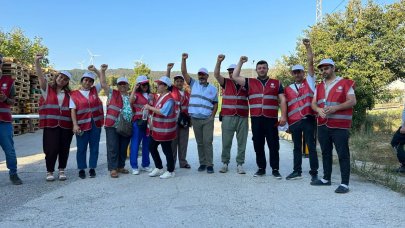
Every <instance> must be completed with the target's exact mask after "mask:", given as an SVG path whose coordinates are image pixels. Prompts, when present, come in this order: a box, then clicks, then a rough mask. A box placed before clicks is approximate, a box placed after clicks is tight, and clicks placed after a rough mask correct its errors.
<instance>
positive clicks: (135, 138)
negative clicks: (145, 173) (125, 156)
mask: <svg viewBox="0 0 405 228" xmlns="http://www.w3.org/2000/svg"><path fill="white" fill-rule="evenodd" d="M132 126H133V128H132V138H131V154H130V156H129V160H130V163H131V167H132V168H133V169H137V168H138V151H139V144H141V141H142V167H148V166H149V165H150V159H149V139H148V136H146V132H145V131H141V130H139V128H138V125H137V123H136V121H135V122H134V123H132Z"/></svg>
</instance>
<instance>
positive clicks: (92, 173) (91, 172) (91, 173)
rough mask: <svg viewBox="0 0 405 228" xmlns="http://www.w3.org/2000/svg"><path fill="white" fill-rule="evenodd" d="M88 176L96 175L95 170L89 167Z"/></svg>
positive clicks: (93, 176)
mask: <svg viewBox="0 0 405 228" xmlns="http://www.w3.org/2000/svg"><path fill="white" fill-rule="evenodd" d="M89 176H90V178H95V177H96V170H94V169H90V170H89Z"/></svg>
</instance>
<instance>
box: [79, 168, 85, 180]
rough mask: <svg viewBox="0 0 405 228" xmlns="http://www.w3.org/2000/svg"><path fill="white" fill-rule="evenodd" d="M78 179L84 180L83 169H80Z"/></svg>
mask: <svg viewBox="0 0 405 228" xmlns="http://www.w3.org/2000/svg"><path fill="white" fill-rule="evenodd" d="M79 177H80V178H82V179H84V178H86V172H85V171H84V169H81V170H80V171H79Z"/></svg>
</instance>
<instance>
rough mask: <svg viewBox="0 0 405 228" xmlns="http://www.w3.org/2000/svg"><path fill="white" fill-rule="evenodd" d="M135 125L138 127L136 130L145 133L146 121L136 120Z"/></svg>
mask: <svg viewBox="0 0 405 228" xmlns="http://www.w3.org/2000/svg"><path fill="white" fill-rule="evenodd" d="M136 125H137V126H138V129H139V130H140V131H146V127H147V126H148V122H147V120H143V119H138V120H137V121H136Z"/></svg>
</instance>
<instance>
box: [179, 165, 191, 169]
mask: <svg viewBox="0 0 405 228" xmlns="http://www.w3.org/2000/svg"><path fill="white" fill-rule="evenodd" d="M181 168H185V169H190V168H191V166H190V165H189V164H185V165H184V166H183V167H181Z"/></svg>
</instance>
